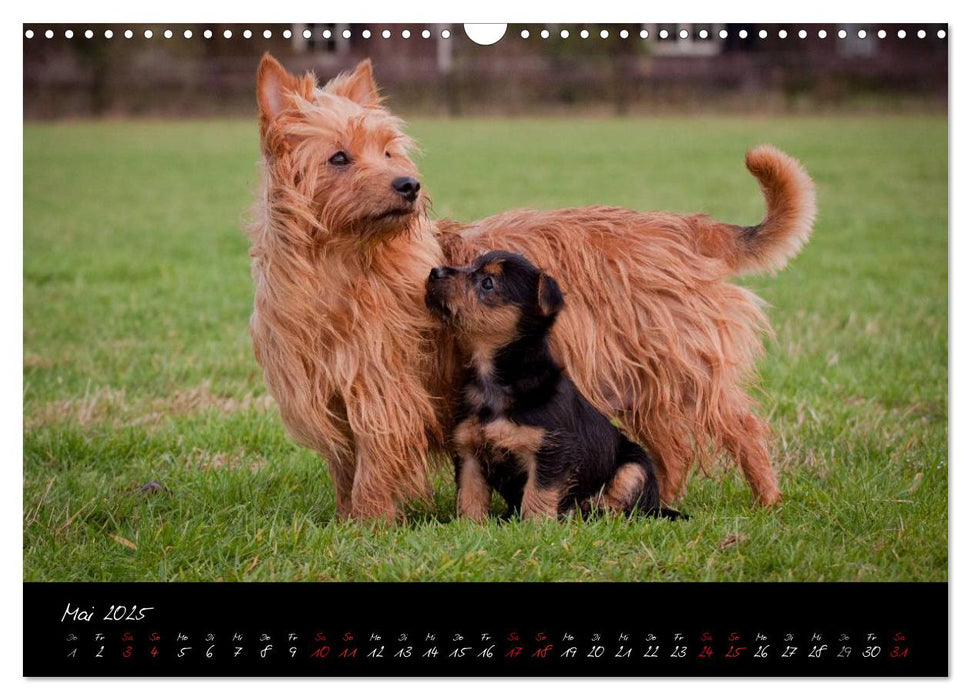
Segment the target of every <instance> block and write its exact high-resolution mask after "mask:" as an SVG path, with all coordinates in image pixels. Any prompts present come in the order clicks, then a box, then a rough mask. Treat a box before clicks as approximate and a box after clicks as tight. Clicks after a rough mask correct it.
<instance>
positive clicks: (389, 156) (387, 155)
mask: <svg viewBox="0 0 971 700" xmlns="http://www.w3.org/2000/svg"><path fill="white" fill-rule="evenodd" d="M384 157H385V158H387V159H388V160H391V151H385V152H384Z"/></svg>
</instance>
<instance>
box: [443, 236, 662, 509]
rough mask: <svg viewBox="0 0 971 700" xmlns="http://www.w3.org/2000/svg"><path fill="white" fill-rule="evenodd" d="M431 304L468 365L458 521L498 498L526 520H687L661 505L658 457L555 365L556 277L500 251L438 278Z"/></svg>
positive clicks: (458, 434)
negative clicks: (577, 515)
mask: <svg viewBox="0 0 971 700" xmlns="http://www.w3.org/2000/svg"><path fill="white" fill-rule="evenodd" d="M425 301H426V304H427V305H428V308H429V309H430V310H431V311H432V312H434V313H436V314H437V315H438V316H440V317H441V318H442V319H443V320H444V321H445V322H446V323H447V324H448V325H449V326H450V327H451V329H452V330H453V331H454V332H455V334H456V337H457V339H458V341H459V343H460V345H461V347H462V349H463V351H464V353H465V354H466V355H467V357H468V359H469V367H468V370H467V374H466V377H465V381H464V382H463V386H462V395H461V400H460V406H459V409H458V412H457V415H456V427H455V430H454V432H453V434H452V442H453V449H454V451H455V453H456V456H455V479H456V483H457V485H458V513H459V515H460V516H463V517H469V518H473V519H476V520H482V519H484V518H486V517H487V515H488V513H489V503H490V501H491V496H492V491H493V490H496V491H498V492H499V493H500V494H501V495H502V497H503V498H504V499H505V500H506V503H507V504H508V505H509V509H510V512H512V511H515V510H519V511H520V512H521V514H522V517H523V518H525V519H529V518H536V517H541V516H555V515H557V514H560V513H567V512H570V511H571V510H573V509H575V508H580V509H581V510H583V511H586V510H588V509H591V508H602V509H605V510H611V511H622V512H626V513H631V512H634V511H640V512H643V513H647V514H650V515H663V516H666V517H679V514H678V513H676V512H674V511H669V510H666V509H662V508H661V507H660V502H659V496H658V483H657V475H656V473H655V469H654V465H653V463H652V462H651V458H650V457H649V456H648V454H647V453H646V452H645V451H644V450H643V449H642V448H641V447H639V446H638V445H636V444H634V443H633V442H631V441H630V440H629V439H627V438H626V437H625V436H624V435H623V433H621V432H620V431H619V430H618V429H617V428H616V427H614V425H612V424H611V422H610V420H609V419H608V418H607V417H606V416H604V415H603V414H601V413H600V412H598V411H597V410H596V409H595V408H594V407H593V406H592V405H591V404H590V403H589V402H588V401H587V400H586V399H585V398H584V397H583V396H582V395H581V394H580V392H579V391H578V390H577V388H576V386H574V384H573V382H572V381H570V379H569V378H568V377H567V376H566V375H565V374H564V373H563V370H562V368H561V367H560V366H559V365H558V364H557V363H556V361H555V360H554V359H553V356H552V354H551V352H550V345H549V333H550V329H551V328H552V326H553V323H554V321H555V320H556V316H557V314H558V313H559V311H560V309H561V308H563V303H564V302H563V295H562V293H561V292H560V288H559V286H558V285H557V283H556V281H555V280H554V279H552V278H551V277H549V276H548V275H546V274H545V273H543V272H542V271H541V270H539V269H538V268H536V266H534V265H533V264H532V263H530V262H529V261H528V260H527V259H526V258H524V257H522V256H521V255H516V254H515V253H507V252H503V251H493V252H489V253H486V254H484V255H481V256H479V257H478V258H477V259H476V260H475V261H474V262H473V263H472V265H471V266H469V267H466V268H461V269H455V268H450V267H437V268H435V269H434V270H432V272H431V274H430V275H429V277H428V283H427V288H426V296H425Z"/></svg>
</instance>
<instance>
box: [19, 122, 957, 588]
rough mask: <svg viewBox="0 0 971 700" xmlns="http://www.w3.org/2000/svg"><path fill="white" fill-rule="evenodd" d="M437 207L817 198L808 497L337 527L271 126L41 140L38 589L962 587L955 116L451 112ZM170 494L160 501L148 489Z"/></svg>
mask: <svg viewBox="0 0 971 700" xmlns="http://www.w3.org/2000/svg"><path fill="white" fill-rule="evenodd" d="M412 130H413V133H414V135H415V136H417V137H418V139H419V141H420V142H421V144H422V146H423V148H424V154H423V156H422V157H421V160H420V166H421V169H422V172H423V175H424V184H425V186H426V187H427V188H429V189H430V191H431V193H432V194H433V197H434V201H435V205H436V214H437V215H439V216H450V217H456V218H461V219H468V218H474V217H480V216H485V215H488V214H491V213H494V212H497V211H500V210H503V209H506V208H510V207H514V206H535V207H556V206H565V205H580V204H593V203H607V204H616V205H621V206H628V207H634V208H642V209H669V210H675V211H686V212H687V211H706V212H708V213H711V214H712V215H714V216H717V217H719V218H722V219H724V220H729V221H732V222H737V223H755V222H756V221H757V220H758V218H759V217H760V216H761V211H762V201H761V197H760V195H759V192H758V188H757V187H756V184H755V182H754V181H753V180H752V179H751V178H750V177H749V175H748V174H747V173H746V172H745V169H744V167H743V163H742V157H743V153H744V150H745V149H746V148H747V147H749V146H752V145H755V144H757V143H761V142H771V143H774V144H776V145H778V146H780V147H781V148H783V149H785V150H787V151H789V152H791V153H792V154H794V155H796V156H797V157H799V158H800V159H802V160H803V161H804V163H805V164H806V166H807V167H808V169H809V171H810V172H811V173H812V175H813V176H814V178H815V179H816V182H817V183H818V188H819V204H820V216H819V222H818V225H817V227H816V231H815V234H814V238H813V240H812V242H811V243H810V245H809V246H808V247H807V248H806V249H805V251H804V252H803V253H802V254H801V255H800V257H799V258H797V260H796V261H795V262H794V264H793V265H792V266H791V267H790V268H789V269H788V270H786V271H785V272H783V273H782V274H780V275H778V276H777V277H774V278H749V279H746V280H744V283H745V284H746V285H748V286H750V287H751V288H753V289H754V290H755V291H757V292H758V293H759V294H760V295H762V296H763V297H764V298H765V299H766V300H767V301H768V302H769V303H770V304H771V309H770V316H771V318H772V321H773V323H774V325H775V328H776V330H777V337H776V339H775V340H774V341H770V342H768V343H767V348H768V354H767V357H766V359H765V360H764V362H763V363H762V364H761V374H762V381H761V383H760V388H759V390H758V395H759V397H760V400H761V403H762V408H763V412H764V413H765V414H766V415H767V416H768V417H769V418H770V419H771V422H772V425H773V427H774V430H775V442H774V447H773V453H774V462H775V464H776V465H777V466H778V468H779V469H780V470H781V481H782V488H783V491H784V493H785V496H786V501H785V504H784V506H783V507H782V508H779V509H776V510H772V511H765V510H760V509H754V508H752V507H751V506H750V494H749V492H748V489H747V487H746V486H745V485H744V484H743V483H742V481H741V479H740V477H739V475H738V473H737V471H736V470H729V471H727V472H725V473H723V474H716V475H715V476H716V478H705V477H704V476H703V475H701V474H697V475H696V476H695V478H694V479H693V480H692V482H691V485H690V488H689V491H688V495H687V497H686V499H685V501H684V503H683V510H685V511H687V512H688V513H690V514H691V516H692V519H691V520H690V521H688V522H679V523H669V522H655V521H645V520H632V521H628V520H625V519H623V518H605V519H600V520H593V521H589V522H574V521H571V522H555V523H547V524H542V525H539V524H534V523H521V522H510V523H505V524H499V523H497V522H493V523H490V524H489V525H486V526H476V525H472V524H469V523H466V522H460V521H456V520H455V519H454V517H453V505H452V503H453V487H452V485H451V480H450V478H449V476H448V475H447V474H441V475H439V478H438V479H437V490H436V502H435V504H434V507H433V508H431V509H427V510H425V511H413V512H411V513H410V516H409V520H408V523H407V524H404V525H396V526H375V525H367V524H354V523H347V522H339V521H337V520H335V518H334V499H333V492H332V488H331V484H330V482H329V478H328V476H327V475H326V469H325V468H324V466H323V464H322V463H321V461H320V459H319V458H318V457H317V456H316V455H315V454H313V453H311V452H308V451H307V450H304V449H302V448H299V447H297V446H296V445H295V444H294V443H292V442H291V441H290V440H289V439H288V438H287V437H286V435H285V433H284V429H283V426H282V424H281V422H280V419H279V417H278V415H277V413H276V411H275V408H274V407H273V405H272V402H271V401H269V399H268V398H267V396H266V392H265V390H264V388H263V386H262V382H261V376H260V373H259V371H258V368H257V366H256V363H255V361H254V360H253V357H252V353H251V349H250V345H249V337H248V334H247V319H248V315H249V311H250V305H251V303H252V285H251V281H250V278H249V260H248V257H247V243H246V240H245V238H244V236H243V234H242V233H241V232H240V223H241V221H242V219H243V215H244V211H245V209H246V207H247V206H248V204H249V200H250V195H251V193H252V191H253V190H254V187H255V180H256V160H257V143H256V138H255V133H256V128H255V124H251V123H239V122H219V123H215V122H213V123H206V122H202V123H192V122H184V123H169V124H161V123H109V124H63V125H27V126H25V133H24V329H25V330H24V576H25V578H26V579H27V580H72V581H73V580H98V581H101V580H119V581H126V580H163V581H168V580H214V579H220V580H227V581H228V580H291V579H301V580H704V581H708V580H719V581H735V580H755V581H761V580H765V581H776V580H798V581H816V580H934V581H940V580H946V578H947V125H946V120H945V118H944V117H907V118H904V117H901V118H882V119H881V118H873V117H869V118H858V117H854V118H849V117H847V118H833V117H829V118H795V119H781V118H780V119H775V118H773V119H768V118H767V119H740V118H737V119H714V118H713V119H686V118H663V119H652V120H614V121H597V120H578V121H566V120H563V121H538V120H528V121H457V122H445V121H426V122H418V123H415V124H414V125H413V128H412ZM152 481H157V482H158V483H159V484H161V485H162V487H164V488H163V489H162V490H156V491H150V492H143V491H142V490H140V489H139V488H138V487H139V486H140V485H144V484H147V483H149V482H152Z"/></svg>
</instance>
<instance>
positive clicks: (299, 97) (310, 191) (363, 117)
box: [257, 54, 425, 238]
mask: <svg viewBox="0 0 971 700" xmlns="http://www.w3.org/2000/svg"><path fill="white" fill-rule="evenodd" d="M257 97H258V101H259V106H260V135H261V144H262V148H263V154H264V157H265V158H266V161H267V165H268V171H269V172H270V176H271V177H277V178H279V179H280V180H281V182H282V184H284V185H285V186H289V187H291V188H293V189H295V190H297V191H298V192H299V193H300V195H301V199H302V200H303V202H304V206H305V207H306V209H307V212H306V214H307V215H309V216H311V217H313V219H314V221H315V222H316V223H317V224H318V226H317V228H318V230H319V231H321V232H322V233H323V235H328V236H351V237H364V238H367V237H380V236H386V235H393V234H396V233H401V232H404V231H407V230H408V229H409V227H410V226H411V225H412V224H413V223H414V222H415V221H416V219H417V218H418V216H419V215H420V214H421V213H422V212H423V211H424V208H425V194H424V193H423V192H422V191H421V183H420V180H419V175H418V170H417V168H416V167H415V164H414V163H413V162H412V161H411V158H410V157H409V150H411V149H412V148H413V146H414V144H413V142H412V141H411V140H410V139H409V138H408V136H407V135H406V134H405V133H404V131H403V130H402V126H403V124H402V122H401V120H399V119H397V118H396V117H394V116H392V115H391V114H390V113H388V112H387V110H385V109H383V108H382V107H381V105H380V101H381V98H380V96H379V95H378V88H377V85H376V84H375V82H374V80H373V78H372V75H371V63H370V61H364V62H362V63H361V64H359V65H358V66H357V68H356V69H355V70H354V71H353V72H351V73H346V74H342V75H339V76H337V77H336V78H334V79H333V80H331V81H330V82H329V83H327V84H326V85H325V86H324V87H322V88H321V87H318V86H317V83H316V80H315V79H314V76H313V75H312V74H311V73H307V74H306V75H304V76H303V77H302V78H298V77H296V76H293V75H291V74H290V73H288V72H287V71H286V70H285V69H284V68H283V66H281V65H280V64H279V63H278V62H277V61H276V60H275V59H273V58H272V57H271V56H270V55H269V54H267V55H265V56H264V57H263V60H262V62H261V63H260V68H259V73H258V76H257Z"/></svg>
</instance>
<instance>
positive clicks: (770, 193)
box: [731, 145, 816, 273]
mask: <svg viewBox="0 0 971 700" xmlns="http://www.w3.org/2000/svg"><path fill="white" fill-rule="evenodd" d="M745 166H746V167H747V168H748V170H749V172H750V173H752V175H754V176H755V178H756V179H757V180H758V181H759V186H760V187H761V188H762V194H763V196H764V197H765V205H766V212H765V218H764V219H763V220H762V223H760V224H758V225H757V226H732V227H731V228H732V230H733V231H732V232H733V234H734V239H735V241H734V246H732V247H733V248H734V253H735V255H734V256H733V257H734V263H735V271H736V272H740V273H745V272H757V271H758V272H761V271H766V272H767V271H772V272H775V271H778V270H781V269H782V268H783V267H785V266H786V263H787V262H788V261H789V259H790V258H792V257H793V256H795V255H796V253H798V252H799V250H800V249H801V248H802V246H803V245H804V244H805V243H806V241H808V240H809V234H810V233H812V230H813V221H814V220H815V218H816V188H815V186H814V185H813V181H812V179H811V178H810V177H809V174H808V173H807V172H806V169H805V168H803V167H802V164H801V163H800V162H799V161H797V160H796V159H795V158H792V157H791V156H788V155H786V154H785V153H783V152H782V151H780V150H779V149H777V148H775V147H774V146H768V145H766V146H758V147H756V148H753V149H751V150H750V151H749V152H748V153H746V154H745Z"/></svg>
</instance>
